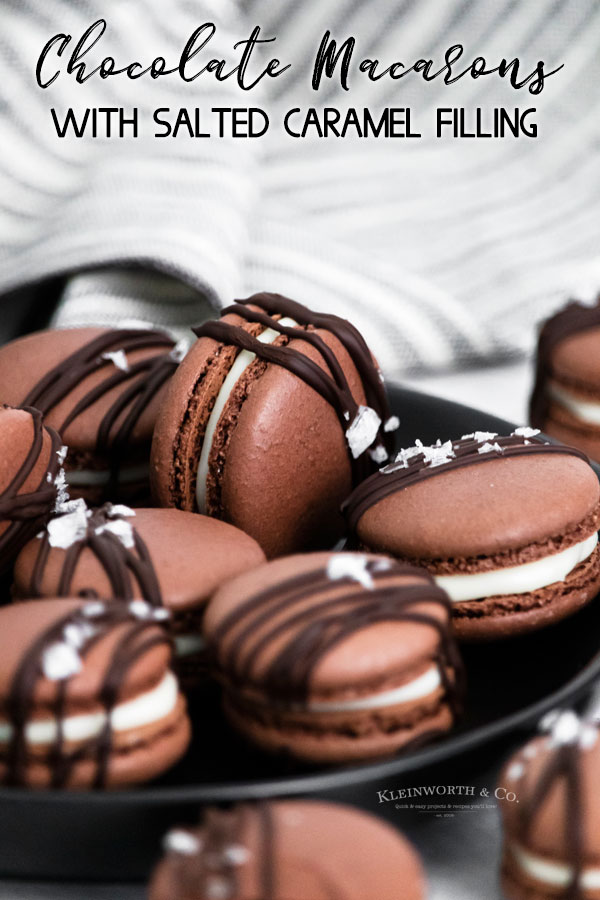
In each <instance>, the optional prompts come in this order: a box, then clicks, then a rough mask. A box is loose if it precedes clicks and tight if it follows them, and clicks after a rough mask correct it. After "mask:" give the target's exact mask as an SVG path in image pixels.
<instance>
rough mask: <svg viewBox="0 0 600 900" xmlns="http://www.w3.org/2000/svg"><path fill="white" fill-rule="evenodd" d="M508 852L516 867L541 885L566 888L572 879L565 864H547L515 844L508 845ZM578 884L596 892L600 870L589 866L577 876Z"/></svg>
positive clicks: (570, 868) (544, 860)
mask: <svg viewBox="0 0 600 900" xmlns="http://www.w3.org/2000/svg"><path fill="white" fill-rule="evenodd" d="M509 848H510V852H511V854H512V856H513V858H514V860H515V862H516V863H517V865H518V867H519V868H520V869H521V870H522V871H523V872H525V874H526V875H529V876H530V878H535V880H536V881H541V882H542V884H550V885H552V886H553V887H567V885H569V884H570V883H571V879H572V878H573V868H572V866H569V865H568V864H567V863H561V862H549V861H548V860H546V859H542V857H540V856H534V854H533V853H528V852H527V851H526V850H523V849H522V847H519V846H518V845H517V844H509ZM578 884H579V886H580V887H581V888H583V890H587V891H597V890H598V889H599V888H600V868H597V867H592V866H590V867H589V868H587V869H583V870H582V872H581V874H580V875H579V879H578Z"/></svg>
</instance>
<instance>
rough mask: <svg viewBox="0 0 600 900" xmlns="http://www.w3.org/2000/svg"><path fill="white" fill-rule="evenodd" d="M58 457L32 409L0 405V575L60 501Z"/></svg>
mask: <svg viewBox="0 0 600 900" xmlns="http://www.w3.org/2000/svg"><path fill="white" fill-rule="evenodd" d="M63 455H64V454H63V452H62V450H61V441H60V438H59V437H58V435H57V434H56V432H55V431H54V430H53V429H52V428H48V427H44V425H43V423H42V415H41V413H40V412H38V410H36V409H12V408H11V407H8V406H0V574H2V573H4V572H6V571H7V570H8V569H9V568H10V566H11V564H12V562H13V560H14V558H15V557H16V555H17V554H18V552H19V551H20V550H21V548H22V547H23V546H24V545H25V544H26V543H27V541H28V540H30V538H32V537H33V535H34V534H36V532H38V531H39V530H40V528H43V526H44V524H45V523H46V522H47V520H48V519H49V518H50V515H51V513H52V511H53V509H54V507H55V506H56V504H57V503H60V502H61V501H62V499H63V495H64V487H63V479H64V476H63V473H62V469H61V462H62V459H63Z"/></svg>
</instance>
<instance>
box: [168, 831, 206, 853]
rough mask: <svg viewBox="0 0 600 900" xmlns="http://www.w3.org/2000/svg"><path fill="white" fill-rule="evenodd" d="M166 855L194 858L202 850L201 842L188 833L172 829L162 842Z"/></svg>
mask: <svg viewBox="0 0 600 900" xmlns="http://www.w3.org/2000/svg"><path fill="white" fill-rule="evenodd" d="M163 847H164V849H165V851H166V852H167V853H178V854H180V855H181V856H194V855H195V854H196V853H199V852H200V851H201V850H202V841H201V840H200V838H197V837H196V835H194V834H190V832H189V831H183V829H181V828H174V829H173V830H172V831H169V832H168V834H167V835H166V836H165V839H164V841H163Z"/></svg>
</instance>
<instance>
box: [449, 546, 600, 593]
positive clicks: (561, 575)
mask: <svg viewBox="0 0 600 900" xmlns="http://www.w3.org/2000/svg"><path fill="white" fill-rule="evenodd" d="M597 543H598V533H597V532H596V531H595V532H594V533H593V534H591V535H590V536H589V537H588V538H586V539H585V540H584V541H581V542H580V543H579V544H574V545H573V546H572V547H567V549H566V550H561V552H560V553H553V554H552V555H551V556H544V558H543V559H536V560H534V562H529V563H523V565H521V566H507V567H506V568H505V569H494V570H493V571H491V572H474V573H470V574H468V575H435V576H434V577H435V580H436V582H437V583H438V584H439V586H440V587H442V588H444V590H445V591H446V592H447V594H448V596H449V597H450V599H451V600H452V601H453V602H454V603H460V602H461V601H464V600H480V599H481V598H482V597H497V596H502V595H503V594H505V595H506V594H528V593H529V592H530V591H538V590H539V589H540V588H544V587H547V586H548V585H549V584H555V583H556V582H557V581H564V580H565V578H566V577H567V575H568V574H569V573H570V572H572V571H573V569H574V568H575V567H576V566H578V565H579V563H581V562H583V560H584V559H587V558H588V556H590V555H591V554H592V553H593V551H594V549H595V547H596V544H597Z"/></svg>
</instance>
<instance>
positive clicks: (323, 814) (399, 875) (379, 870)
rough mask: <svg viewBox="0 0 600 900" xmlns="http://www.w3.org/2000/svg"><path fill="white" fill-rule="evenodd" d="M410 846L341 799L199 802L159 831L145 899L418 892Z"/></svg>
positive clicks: (420, 898)
mask: <svg viewBox="0 0 600 900" xmlns="http://www.w3.org/2000/svg"><path fill="white" fill-rule="evenodd" d="M425 896H426V884H425V877H424V874H423V868H422V865H421V861H420V860H419V858H418V856H417V854H416V852H415V850H414V849H413V848H412V847H411V846H410V844H409V843H408V841H406V840H405V839H404V838H403V837H402V835H400V834H399V833H398V832H397V831H396V830H395V829H394V828H392V827H391V826H390V825H387V824H386V823H384V822H382V821H381V820H380V819H377V818H375V816H372V815H369V814H367V813H365V812H362V811H359V810H357V809H352V808H351V807H349V806H342V805H340V804H334V803H322V802H321V803H319V802H315V801H310V800H307V801H304V800H302V801H300V800H296V801H293V800H288V801H279V802H272V803H259V804H256V805H250V804H248V805H239V806H234V807H233V808H232V809H230V810H227V811H225V810H219V809H207V810H206V811H205V813H204V817H203V822H202V825H201V826H200V827H199V828H196V829H191V828H178V829H173V830H172V831H171V832H169V833H168V834H167V836H166V838H165V856H164V858H163V860H162V861H161V862H160V863H159V865H158V866H157V868H156V870H155V872H154V874H153V876H152V881H151V884H150V890H149V900H211V898H218V897H222V898H227V900H258V898H260V900H333V898H340V900H342V898H343V900H366V898H373V900H375V898H376V900H400V898H402V900H424V898H425Z"/></svg>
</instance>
